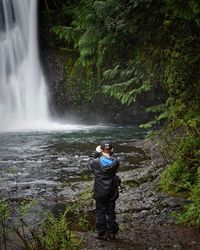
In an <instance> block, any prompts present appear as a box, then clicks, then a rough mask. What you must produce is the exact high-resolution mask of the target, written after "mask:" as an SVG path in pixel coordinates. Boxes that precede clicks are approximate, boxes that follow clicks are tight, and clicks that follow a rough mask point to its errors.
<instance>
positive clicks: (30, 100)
mask: <svg viewBox="0 0 200 250" xmlns="http://www.w3.org/2000/svg"><path fill="white" fill-rule="evenodd" d="M37 33H38V32H37V0H0V130H7V129H8V130H9V129H18V128H19V129H21V128H31V126H33V125H34V124H35V123H40V124H44V123H46V122H47V121H48V100H47V88H46V84H45V79H44V76H43V73H42V70H41V65H40V61H39V55H38V41H37Z"/></svg>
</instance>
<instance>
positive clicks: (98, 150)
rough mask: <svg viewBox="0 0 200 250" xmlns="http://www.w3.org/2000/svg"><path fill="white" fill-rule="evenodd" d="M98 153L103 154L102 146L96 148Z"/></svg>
mask: <svg viewBox="0 0 200 250" xmlns="http://www.w3.org/2000/svg"><path fill="white" fill-rule="evenodd" d="M96 152H98V153H99V154H100V153H101V152H102V149H101V146H100V145H99V146H97V147H96Z"/></svg>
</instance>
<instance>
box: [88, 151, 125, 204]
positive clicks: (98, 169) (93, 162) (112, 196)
mask: <svg viewBox="0 0 200 250" xmlns="http://www.w3.org/2000/svg"><path fill="white" fill-rule="evenodd" d="M95 157H96V156H95ZM88 167H89V168H90V169H91V170H92V171H93V173H94V175H95V181H94V199H95V200H99V201H102V202H108V201H114V200H116V199H117V198H118V197H119V191H118V186H119V185H120V182H121V181H120V178H119V176H117V175H116V172H117V169H118V167H119V161H118V160H117V158H116V157H115V156H114V155H111V156H110V157H106V156H102V155H99V157H97V158H91V159H90V160H89V163H88Z"/></svg>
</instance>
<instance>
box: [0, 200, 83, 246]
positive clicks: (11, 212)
mask: <svg viewBox="0 0 200 250" xmlns="http://www.w3.org/2000/svg"><path fill="white" fill-rule="evenodd" d="M37 205H38V204H37V203H36V202H35V201H34V200H25V201H23V202H21V203H19V204H15V205H13V204H10V202H9V201H5V200H3V199H0V229H1V231H2V232H1V233H2V235H3V243H4V246H5V249H8V248H9V246H10V242H12V238H13V236H14V237H15V240H16V241H17V242H19V243H20V244H21V247H22V246H23V247H24V248H25V249H27V250H36V249H41V250H46V249H48V250H51V249H52V250H55V249H59V250H67V249H72V250H76V249H81V246H82V243H81V240H79V239H78V237H77V236H76V234H75V233H74V232H73V231H72V230H71V228H70V223H71V222H70V218H69V211H71V210H70V208H67V209H66V210H65V211H64V213H62V214H61V215H60V216H59V217H55V216H54V215H53V214H47V213H42V214H41V213H38V211H37ZM9 249H10V248H9Z"/></svg>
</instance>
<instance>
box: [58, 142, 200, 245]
mask: <svg viewBox="0 0 200 250" xmlns="http://www.w3.org/2000/svg"><path fill="white" fill-rule="evenodd" d="M135 146H136V147H139V148H140V149H141V148H142V149H143V150H144V153H145V154H146V155H147V157H146V158H147V160H144V161H142V162H140V163H139V164H136V165H135V167H134V168H133V169H131V170H128V171H121V172H119V173H118V175H119V176H120V177H121V179H122V185H121V188H120V197H119V199H118V200H117V204H116V212H117V220H118V222H119V224H120V232H119V235H118V239H117V240H116V241H115V242H113V241H112V242H102V241H99V240H94V239H95V233H94V232H93V231H89V232H79V235H80V236H81V237H82V238H83V242H84V249H125V248H126V249H188V250H189V249H194V250H199V249H200V237H199V236H200V234H199V231H198V229H197V228H195V227H189V226H187V225H185V226H184V225H177V224H176V221H175V219H174V218H173V217H172V215H171V212H172V211H179V210H180V209H181V208H182V206H183V205H184V204H185V203H186V202H187V201H186V199H184V198H183V197H173V196H169V195H167V194H165V193H162V192H161V191H160V189H159V177H160V174H161V173H162V171H163V169H164V163H163V161H162V160H161V158H160V157H158V156H159V154H158V150H157V149H156V145H155V144H154V145H152V144H151V143H150V144H149V143H146V142H144V141H137V142H134V147H135ZM92 187H93V181H92V180H90V181H81V182H74V183H71V185H70V186H67V187H64V188H63V189H62V191H60V192H58V194H57V197H58V202H59V201H60V202H63V201H64V202H66V203H68V202H71V201H72V200H73V201H74V202H76V201H77V200H79V197H80V194H81V193H82V192H83V190H87V192H88V193H91V192H92ZM82 209H83V210H84V211H85V212H86V213H87V212H91V211H92V212H94V211H95V208H94V202H93V201H92V199H91V196H90V198H89V199H88V200H86V202H85V204H83V206H82ZM93 223H94V222H93ZM92 242H93V243H92Z"/></svg>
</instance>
